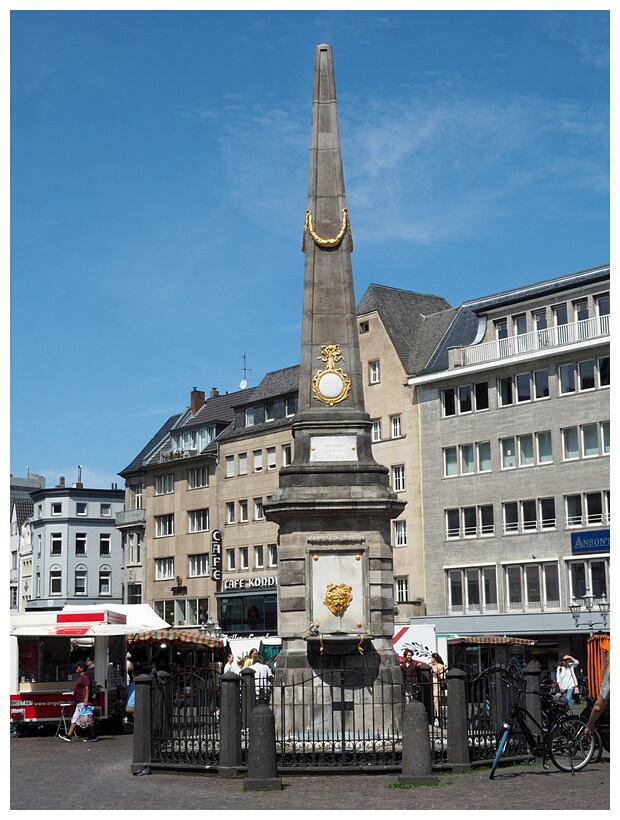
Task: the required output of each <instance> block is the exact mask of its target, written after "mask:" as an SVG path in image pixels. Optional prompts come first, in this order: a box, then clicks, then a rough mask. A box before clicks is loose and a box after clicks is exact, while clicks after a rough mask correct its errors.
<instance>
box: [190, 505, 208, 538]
mask: <svg viewBox="0 0 620 820" xmlns="http://www.w3.org/2000/svg"><path fill="white" fill-rule="evenodd" d="M187 516H188V532H190V533H194V532H208V530H209V508H208V507H202V508H201V509H199V510H188V513H187Z"/></svg>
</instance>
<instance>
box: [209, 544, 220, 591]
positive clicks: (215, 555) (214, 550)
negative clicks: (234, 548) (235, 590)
mask: <svg viewBox="0 0 620 820" xmlns="http://www.w3.org/2000/svg"><path fill="white" fill-rule="evenodd" d="M211 580H212V581H215V585H216V587H215V588H216V592H220V590H221V588H222V533H221V531H220V530H213V531H212V532H211Z"/></svg>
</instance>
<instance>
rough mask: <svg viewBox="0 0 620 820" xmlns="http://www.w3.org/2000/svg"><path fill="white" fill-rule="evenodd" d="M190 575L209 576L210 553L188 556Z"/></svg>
mask: <svg viewBox="0 0 620 820" xmlns="http://www.w3.org/2000/svg"><path fill="white" fill-rule="evenodd" d="M188 559H189V560H188V575H189V577H190V578H208V577H209V553H208V552H203V553H199V554H198V555H189V556H188Z"/></svg>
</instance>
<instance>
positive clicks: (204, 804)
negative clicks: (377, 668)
mask: <svg viewBox="0 0 620 820" xmlns="http://www.w3.org/2000/svg"><path fill="white" fill-rule="evenodd" d="M10 753H11V805H10V808H11V809H12V810H24V809H26V810H28V809H30V810H36V809H41V810H64V811H66V810H69V811H71V810H81V811H87V812H91V811H96V810H105V809H125V810H127V809H131V810H145V811H152V810H160V809H164V810H176V811H188V810H190V811H191V810H194V809H229V810H239V811H241V810H244V809H249V808H251V809H254V810H268V811H284V810H286V811H290V810H292V809H293V810H295V811H297V812H299V811H312V812H317V811H333V810H338V809H342V810H352V809H353V810H358V811H359V810H373V809H381V810H404V809H417V810H438V809H441V810H455V809H456V810H458V809H461V810H480V809H482V810H492V809H513V810H522V811H523V810H530V809H531V810H544V811H549V810H556V809H557V810H564V811H565V810H566V809H567V808H568V809H569V811H571V812H574V811H576V810H579V811H580V812H582V811H583V810H609V809H610V768H611V766H610V760H609V757H607V756H603V759H602V761H601V762H600V763H597V764H590V765H589V766H587V767H586V768H585V769H584V770H583V771H582V772H579V773H577V774H575V775H571V774H570V773H563V772H560V771H557V770H556V769H555V768H553V767H552V768H551V769H549V770H548V771H545V770H544V769H543V768H542V766H541V765H539V764H529V765H520V766H509V767H506V768H500V769H498V771H497V773H496V776H495V780H489V772H488V769H486V768H485V769H481V770H474V771H470V772H465V773H462V774H446V773H443V774H441V775H439V784H438V785H437V786H433V787H417V788H402V787H401V788H394V787H393V786H394V784H396V783H397V777H398V776H397V775H396V774H368V775H365V774H359V775H355V774H349V775H338V774H333V775H332V774H329V775H325V774H321V775H319V774H315V775H310V776H304V775H295V776H288V775H286V776H284V777H283V778H282V785H283V788H282V790H280V791H248V792H244V791H243V780H242V779H240V778H239V779H231V780H228V779H224V778H218V777H217V776H214V775H204V774H201V773H199V774H191V775H190V774H177V773H172V772H163V771H155V772H153V773H152V774H151V775H150V776H142V777H137V776H135V775H132V774H131V771H130V764H131V755H132V736H131V735H115V736H106V735H104V736H102V737H101V738H100V741H99V743H82V742H81V741H80V740H74V741H73V742H72V743H71V744H69V743H65V742H63V741H61V740H60V739H59V738H55V737H49V736H47V737H46V736H34V737H21V738H12V739H11V742H10Z"/></svg>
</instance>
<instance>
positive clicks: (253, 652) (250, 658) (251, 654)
mask: <svg viewBox="0 0 620 820" xmlns="http://www.w3.org/2000/svg"><path fill="white" fill-rule="evenodd" d="M257 655H258V649H256V647H254V649H250V651H249V653H248V654H247V656H246V657H245V659H244V661H243V668H244V669H247V668H248V667H249V666H252V664H253V663H254V659H255V658H256V656H257Z"/></svg>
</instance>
